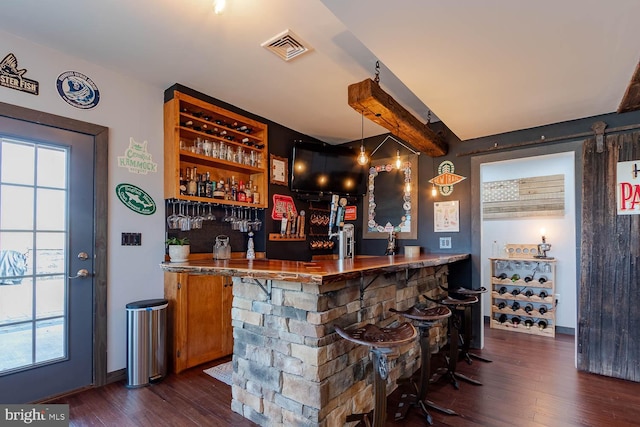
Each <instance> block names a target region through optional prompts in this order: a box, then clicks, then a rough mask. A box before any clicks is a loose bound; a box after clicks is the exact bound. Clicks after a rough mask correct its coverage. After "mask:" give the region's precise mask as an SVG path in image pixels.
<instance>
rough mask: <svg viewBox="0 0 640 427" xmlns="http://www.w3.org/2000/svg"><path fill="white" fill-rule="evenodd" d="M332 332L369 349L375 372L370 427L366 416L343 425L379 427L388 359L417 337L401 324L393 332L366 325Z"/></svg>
mask: <svg viewBox="0 0 640 427" xmlns="http://www.w3.org/2000/svg"><path fill="white" fill-rule="evenodd" d="M335 329H336V332H337V333H338V334H339V335H340V336H341V337H342V338H344V339H346V340H347V341H351V342H354V343H356V344H362V345H366V346H369V347H370V348H371V350H370V351H371V353H372V354H373V369H374V371H375V374H374V375H375V377H374V388H373V395H374V399H375V400H374V406H373V424H371V421H370V420H369V414H352V415H349V416H348V417H347V420H346V421H347V422H352V421H361V423H362V422H364V425H365V426H367V427H370V426H373V427H382V426H384V424H385V422H386V420H387V376H388V374H389V365H388V357H389V356H390V355H392V354H397V352H398V350H397V348H398V347H399V346H401V345H403V344H406V343H408V342H409V341H411V340H413V339H415V338H416V336H417V335H418V333H417V331H416V328H414V327H413V325H412V324H411V323H408V322H405V323H402V324H401V325H399V326H397V327H395V328H379V327H378V326H376V325H372V324H367V325H365V326H363V327H361V328H357V329H350V330H344V329H341V328H340V327H338V326H336V327H335ZM361 423H360V424H361ZM360 424H359V425H360Z"/></svg>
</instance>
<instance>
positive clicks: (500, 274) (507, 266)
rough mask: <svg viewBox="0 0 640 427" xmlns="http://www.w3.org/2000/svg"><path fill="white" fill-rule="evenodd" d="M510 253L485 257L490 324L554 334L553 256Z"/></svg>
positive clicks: (522, 331) (523, 331) (554, 273)
mask: <svg viewBox="0 0 640 427" xmlns="http://www.w3.org/2000/svg"><path fill="white" fill-rule="evenodd" d="M527 246H530V245H527ZM510 255H511V254H505V257H504V258H498V257H496V258H494V257H492V258H489V260H490V262H491V322H490V326H491V328H493V329H503V330H508V331H513V332H521V333H527V334H532V335H541V336H546V337H555V325H556V320H555V318H556V301H555V281H556V280H555V275H556V260H555V259H550V258H535V257H534V255H535V252H532V253H531V255H530V256H528V257H524V254H523V257H521V258H516V257H513V256H510Z"/></svg>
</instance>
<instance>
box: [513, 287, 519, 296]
mask: <svg viewBox="0 0 640 427" xmlns="http://www.w3.org/2000/svg"><path fill="white" fill-rule="evenodd" d="M511 295H513V296H514V297H515V296H517V295H520V289H519V288H515V289H514V290H512V291H511Z"/></svg>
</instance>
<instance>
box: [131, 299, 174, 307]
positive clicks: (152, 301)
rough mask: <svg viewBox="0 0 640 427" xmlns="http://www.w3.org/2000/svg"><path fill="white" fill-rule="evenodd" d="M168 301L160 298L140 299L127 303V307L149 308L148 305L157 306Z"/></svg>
mask: <svg viewBox="0 0 640 427" xmlns="http://www.w3.org/2000/svg"><path fill="white" fill-rule="evenodd" d="M168 303H169V301H167V300H166V299H162V298H157V299H145V300H142V301H134V302H130V303H129V304H127V308H149V307H158V306H160V305H166V304H168Z"/></svg>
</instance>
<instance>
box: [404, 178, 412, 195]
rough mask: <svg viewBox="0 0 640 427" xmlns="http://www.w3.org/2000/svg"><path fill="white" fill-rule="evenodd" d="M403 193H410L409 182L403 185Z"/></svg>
mask: <svg viewBox="0 0 640 427" xmlns="http://www.w3.org/2000/svg"><path fill="white" fill-rule="evenodd" d="M404 192H405V193H411V181H407V182H406V183H405V184H404Z"/></svg>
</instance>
